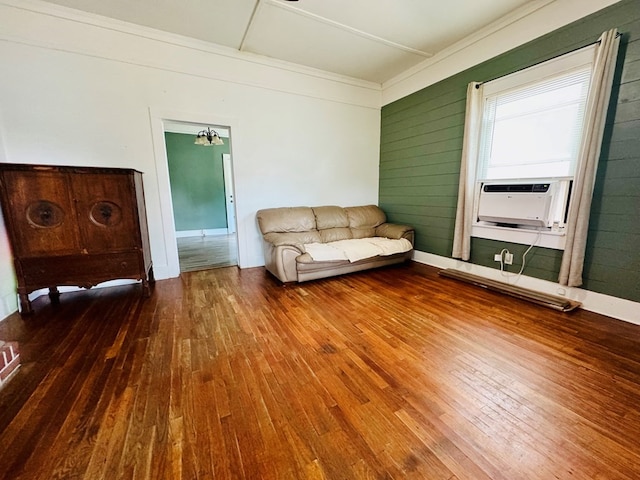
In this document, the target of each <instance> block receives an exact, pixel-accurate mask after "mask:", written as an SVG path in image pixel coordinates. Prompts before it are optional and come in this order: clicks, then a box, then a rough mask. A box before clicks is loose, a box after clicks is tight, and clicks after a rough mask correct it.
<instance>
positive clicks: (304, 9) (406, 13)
mask: <svg viewBox="0 0 640 480" xmlns="http://www.w3.org/2000/svg"><path fill="white" fill-rule="evenodd" d="M47 1H49V2H50V3H55V4H58V5H63V6H66V7H71V8H75V9H78V10H83V11H86V12H90V13H93V14H98V15H103V16H106V17H111V18H115V19H118V20H122V21H126V22H130V23H134V24H138V25H142V26H145V27H151V28H155V29H158V30H163V31H166V32H171V33H174V34H179V35H184V36H187V37H192V38H195V39H198V40H203V41H206V42H211V43H215V44H218V45H223V46H226V47H230V48H233V49H235V50H238V51H242V52H249V53H253V54H258V55H264V56H267V57H272V58H275V59H279V60H284V61H287V62H293V63H297V64H300V65H305V66H308V67H313V68H317V69H320V70H325V71H328V72H332V73H337V74H341V75H345V76H348V77H353V78H357V79H362V80H367V81H371V82H375V83H384V82H385V81H387V80H389V79H391V78H393V77H395V76H397V75H399V74H400V73H402V72H403V71H405V70H407V69H409V68H411V67H413V66H415V65H417V64H419V63H421V62H423V61H424V60H425V59H427V58H430V57H431V56H433V55H435V54H437V53H438V52H441V51H442V50H444V49H446V48H447V47H450V46H451V45H452V44H455V43H456V42H459V41H461V40H463V39H464V38H466V37H468V36H469V35H471V34H473V33H475V32H477V31H479V30H481V29H483V28H485V27H487V26H488V25H489V24H491V23H493V22H495V21H497V20H498V19H500V18H501V17H504V16H505V15H507V14H510V13H511V12H514V11H515V10H517V9H520V8H524V7H525V6H526V4H532V3H536V2H531V0H298V1H286V0H133V1H132V0H47Z"/></svg>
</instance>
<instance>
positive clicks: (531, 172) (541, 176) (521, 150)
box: [470, 46, 595, 249]
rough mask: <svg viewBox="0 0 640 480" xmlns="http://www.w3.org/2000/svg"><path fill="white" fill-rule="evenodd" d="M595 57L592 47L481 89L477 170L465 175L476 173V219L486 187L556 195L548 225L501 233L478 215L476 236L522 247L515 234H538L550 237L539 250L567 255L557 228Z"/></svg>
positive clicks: (542, 240)
mask: <svg viewBox="0 0 640 480" xmlns="http://www.w3.org/2000/svg"><path fill="white" fill-rule="evenodd" d="M594 49H595V47H594V46H589V47H586V48H583V49H580V50H578V51H575V52H572V53H569V54H566V55H563V56H562V57H558V58H555V59H552V60H549V61H547V62H544V63H542V64H539V65H535V66H533V67H530V68H528V69H525V70H522V71H519V72H516V73H514V74H511V75H507V76H505V77H501V78H499V79H497V80H493V81H490V82H486V83H485V84H484V85H483V87H482V88H483V95H482V106H481V109H482V117H481V119H480V126H479V140H478V156H477V168H476V170H475V172H470V173H472V174H473V173H475V185H476V187H475V208H474V211H475V212H476V214H477V212H478V204H479V203H480V201H481V190H482V185H483V184H486V183H488V182H489V183H494V184H495V183H496V182H498V183H512V184H519V183H520V184H522V183H528V184H531V183H541V182H543V183H551V185H552V186H553V189H554V192H553V201H552V202H551V204H550V205H549V206H548V208H547V211H546V212H547V213H545V214H548V224H545V225H544V226H539V227H532V224H531V222H529V225H526V224H527V222H526V221H523V222H522V224H521V225H519V227H518V228H517V229H516V228H505V227H504V226H503V225H500V224H499V222H483V221H477V218H478V217H477V215H475V216H474V218H475V219H476V221H475V222H474V227H473V231H472V235H473V236H478V237H484V238H493V239H496V240H506V241H512V242H517V243H527V242H528V241H529V240H527V239H530V238H531V235H528V236H523V235H522V232H518V231H516V230H519V229H520V230H522V229H529V230H530V229H531V228H537V229H538V230H541V231H542V232H543V233H544V234H547V233H548V234H549V235H544V237H546V238H540V241H539V243H538V244H539V245H543V246H547V247H549V248H559V249H562V248H563V247H564V236H563V231H562V230H563V229H562V227H563V225H564V220H565V215H566V211H567V200H568V198H567V197H568V195H569V192H570V184H571V181H572V180H573V176H574V174H575V171H576V166H577V164H578V162H579V158H578V155H579V151H580V143H581V141H582V131H583V124H584V117H585V105H586V101H587V95H588V93H589V83H590V78H591V70H592V62H593V57H594ZM520 195H522V196H525V195H526V194H525V193H522V194H520ZM531 197H532V198H533V195H531ZM525 200H526V199H525ZM525 200H523V199H522V198H520V199H518V200H517V202H516V203H518V205H522V202H523V201H525ZM497 223H498V224H497ZM505 223H508V222H505ZM552 224H553V227H552V226H551V225H552ZM519 238H522V239H523V240H519Z"/></svg>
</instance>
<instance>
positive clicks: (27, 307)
mask: <svg viewBox="0 0 640 480" xmlns="http://www.w3.org/2000/svg"><path fill="white" fill-rule="evenodd" d="M18 298H19V299H20V315H31V314H32V313H33V308H31V301H29V295H28V294H27V293H18Z"/></svg>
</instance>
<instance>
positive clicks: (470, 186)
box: [452, 82, 482, 260]
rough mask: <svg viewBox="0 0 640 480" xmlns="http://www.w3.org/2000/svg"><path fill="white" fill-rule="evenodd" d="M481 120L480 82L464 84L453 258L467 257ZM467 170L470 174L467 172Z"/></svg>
mask: <svg viewBox="0 0 640 480" xmlns="http://www.w3.org/2000/svg"><path fill="white" fill-rule="evenodd" d="M481 123H482V84H480V83H477V82H471V83H470V84H469V85H468V86H467V108H466V114H465V119H464V137H463V141H462V162H461V164H460V186H459V187H458V208H457V210H456V227H455V231H454V234H453V254H452V257H453V258H460V259H462V260H469V258H470V255H471V224H472V221H473V196H474V190H475V180H474V179H475V171H476V163H477V159H478V148H479V143H480V130H481V128H480V126H481ZM469 172H471V174H469Z"/></svg>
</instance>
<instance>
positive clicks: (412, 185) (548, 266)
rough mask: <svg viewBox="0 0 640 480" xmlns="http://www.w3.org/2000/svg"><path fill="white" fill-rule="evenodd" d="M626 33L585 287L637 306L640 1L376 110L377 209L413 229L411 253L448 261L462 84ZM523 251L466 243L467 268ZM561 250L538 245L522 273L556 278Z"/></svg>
mask: <svg viewBox="0 0 640 480" xmlns="http://www.w3.org/2000/svg"><path fill="white" fill-rule="evenodd" d="M611 28H618V30H619V31H620V32H621V33H622V34H623V36H622V38H621V44H620V54H619V58H618V65H617V72H616V77H615V82H614V88H613V92H612V99H611V106H610V109H609V117H608V120H607V128H606V131H605V139H604V143H603V148H602V155H601V159H600V164H599V169H598V175H597V180H596V186H595V193H594V199H593V205H592V211H591V221H590V227H589V238H588V243H587V256H586V260H585V270H584V285H583V288H586V289H588V290H592V291H595V292H600V293H604V294H607V295H613V296H616V297H620V298H625V299H629V300H633V301H636V302H637V301H640V0H624V1H621V2H619V3H616V4H614V5H612V6H610V7H608V8H606V9H603V10H601V11H599V12H596V13H595V14H593V15H590V16H588V17H585V18H583V19H581V20H579V21H577V22H574V23H572V24H570V25H567V26H565V27H563V28H562V29H560V30H556V31H554V32H552V33H550V34H548V35H545V36H543V37H540V38H538V39H536V40H534V41H532V42H529V43H527V44H525V45H523V46H521V47H518V48H515V49H513V50H511V51H509V52H507V53H505V54H503V55H500V56H498V57H495V58H493V59H491V60H489V61H487V62H484V63H482V64H479V65H477V66H475V67H472V68H470V69H468V70H465V71H463V72H460V73H458V74H456V75H454V76H452V77H449V78H447V79H445V80H443V81H441V82H439V83H436V84H434V85H431V86H429V87H426V88H424V89H423V90H420V91H418V92H416V93H414V94H412V95H409V96H407V97H404V98H402V99H400V100H397V101H395V102H393V103H391V104H389V105H386V106H384V107H383V109H382V130H381V145H380V186H379V198H380V206H381V207H382V208H383V209H384V210H385V211H386V212H387V215H388V217H389V219H390V220H391V221H394V222H400V223H407V224H410V225H414V226H415V228H416V248H417V250H420V251H423V252H428V253H433V254H436V255H441V256H445V257H450V256H451V249H452V246H453V230H454V223H455V209H456V202H457V195H458V180H459V174H460V155H461V152H462V134H463V127H464V110H465V96H466V86H467V84H468V83H469V82H471V81H485V80H490V79H493V78H496V77H499V76H502V75H505V74H508V73H511V72H514V71H516V70H519V69H521V68H526V67H528V66H530V65H533V64H535V63H538V62H540V61H544V60H547V59H549V58H552V57H554V56H556V55H559V54H562V53H566V52H568V51H570V50H573V49H575V48H578V47H581V46H584V45H587V44H589V43H592V42H594V41H596V40H597V39H598V37H599V36H600V34H601V33H602V32H603V31H605V30H608V29H611ZM502 248H508V249H509V250H510V251H511V252H513V253H514V254H515V256H514V260H515V261H514V265H513V266H512V267H510V271H515V272H517V271H518V270H519V269H520V264H521V256H522V254H523V253H524V251H525V250H526V249H527V248H528V246H527V245H514V244H509V243H504V242H496V241H493V240H485V239H476V238H474V239H473V240H472V258H471V262H473V263H475V264H479V265H484V266H488V267H496V265H498V264H497V263H495V262H494V261H493V254H494V253H497V252H499V251H500V250H501V249H502ZM561 255H562V252H560V251H556V250H550V249H544V248H539V247H534V248H533V249H532V250H531V252H530V253H529V254H528V255H527V258H526V268H525V271H524V274H525V275H528V276H532V277H536V278H542V279H545V280H550V281H557V278H558V272H559V269H560V261H561Z"/></svg>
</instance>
